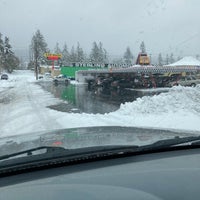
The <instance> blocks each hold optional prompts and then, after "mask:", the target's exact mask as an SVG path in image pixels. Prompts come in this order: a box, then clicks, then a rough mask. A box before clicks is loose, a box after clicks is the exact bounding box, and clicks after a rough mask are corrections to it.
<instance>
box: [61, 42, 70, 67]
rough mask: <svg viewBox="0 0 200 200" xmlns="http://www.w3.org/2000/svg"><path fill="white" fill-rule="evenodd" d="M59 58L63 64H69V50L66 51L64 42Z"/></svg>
mask: <svg viewBox="0 0 200 200" xmlns="http://www.w3.org/2000/svg"><path fill="white" fill-rule="evenodd" d="M61 60H62V63H63V65H64V66H67V65H69V52H68V48H67V44H65V45H64V47H63V50H62V59H61Z"/></svg>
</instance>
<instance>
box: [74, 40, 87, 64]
mask: <svg viewBox="0 0 200 200" xmlns="http://www.w3.org/2000/svg"><path fill="white" fill-rule="evenodd" d="M76 56H77V57H76V61H77V62H78V63H82V62H84V60H85V56H84V52H83V49H82V48H81V47H80V44H79V42H78V44H77V48H76Z"/></svg>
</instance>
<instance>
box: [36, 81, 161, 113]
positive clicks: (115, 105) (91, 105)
mask: <svg viewBox="0 0 200 200" xmlns="http://www.w3.org/2000/svg"><path fill="white" fill-rule="evenodd" d="M39 84H40V86H41V87H42V88H43V89H44V90H46V91H48V92H51V93H52V94H53V95H54V96H55V97H56V98H59V99H61V100H63V103H60V104H57V105H52V106H49V107H50V108H51V109H55V110H58V111H62V112H69V113H93V114H96V113H100V114H104V113H109V112H113V111H116V110H118V109H119V107H120V104H122V103H125V102H132V101H134V100H136V99H137V98H138V97H142V96H145V95H148V96H149V95H150V96H152V95H155V94H159V93H160V92H155V91H154V92H153V93H152V92H144V91H134V90H127V89H124V90H103V89H102V88H101V87H99V88H96V89H95V90H89V89H88V86H87V85H72V84H69V85H64V84H58V85H55V84H53V83H52V82H40V83H39Z"/></svg>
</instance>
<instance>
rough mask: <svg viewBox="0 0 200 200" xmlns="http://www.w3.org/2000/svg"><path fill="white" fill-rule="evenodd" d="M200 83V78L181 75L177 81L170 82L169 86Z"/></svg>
mask: <svg viewBox="0 0 200 200" xmlns="http://www.w3.org/2000/svg"><path fill="white" fill-rule="evenodd" d="M198 84H200V79H196V78H195V77H194V76H186V77H181V78H180V79H179V80H177V81H172V82H170V83H169V87H172V86H175V85H182V86H193V87H194V86H196V85H198Z"/></svg>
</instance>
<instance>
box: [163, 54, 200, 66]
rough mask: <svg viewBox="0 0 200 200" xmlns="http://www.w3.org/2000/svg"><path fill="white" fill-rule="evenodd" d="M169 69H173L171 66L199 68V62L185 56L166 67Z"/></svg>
mask: <svg viewBox="0 0 200 200" xmlns="http://www.w3.org/2000/svg"><path fill="white" fill-rule="evenodd" d="M166 66H169V67H173V66H199V67H200V61H199V60H197V59H195V58H193V57H192V56H186V57H184V58H182V59H181V60H179V61H177V62H175V63H172V64H170V65H166Z"/></svg>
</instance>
